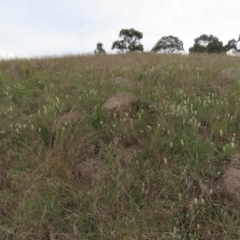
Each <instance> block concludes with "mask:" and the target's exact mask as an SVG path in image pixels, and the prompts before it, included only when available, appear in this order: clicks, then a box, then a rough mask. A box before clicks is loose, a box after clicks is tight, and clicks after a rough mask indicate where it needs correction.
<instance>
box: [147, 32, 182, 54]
mask: <svg viewBox="0 0 240 240" xmlns="http://www.w3.org/2000/svg"><path fill="white" fill-rule="evenodd" d="M151 51H152V52H160V53H167V54H170V53H179V52H182V51H184V48H183V41H181V40H180V39H179V38H177V37H174V36H172V35H170V36H164V37H162V38H161V39H159V40H158V42H157V43H156V44H155V45H154V47H153V48H152V50H151Z"/></svg>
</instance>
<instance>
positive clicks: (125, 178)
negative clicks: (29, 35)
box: [0, 53, 240, 240]
mask: <svg viewBox="0 0 240 240" xmlns="http://www.w3.org/2000/svg"><path fill="white" fill-rule="evenodd" d="M33 61H35V62H36V63H37V65H38V67H37V66H36V64H35V65H34V64H32V62H33ZM13 63H16V64H17V65H18V66H19V72H18V73H17V74H15V73H14V72H13V73H11V74H9V71H7V70H8V69H11V66H12V64H13ZM53 64H55V65H56V66H55V67H49V66H51V65H53ZM239 65H240V59H239V58H237V57H230V56H221V55H216V56H215V55H190V56H180V55H157V54H147V53H146V54H125V55H112V56H108V55H106V56H69V57H62V58H49V59H47V58H46V59H35V60H20V59H18V60H12V61H1V62H0V99H1V104H0V139H1V141H0V239H192V240H193V239H239V238H240V233H239V225H240V215H239V211H238V210H237V209H235V208H234V206H233V205H232V203H231V202H229V201H228V200H224V199H219V198H217V197H216V196H214V194H212V185H213V183H214V181H216V180H217V179H219V178H220V177H221V176H222V174H223V173H224V170H225V169H226V168H227V166H228V159H229V156H231V155H232V154H234V153H236V152H238V151H239V148H238V147H239V146H238V138H239V136H240V124H239V122H240V112H239V110H238V109H239V103H240V98H239V87H237V86H233V87H232V88H231V89H229V90H228V91H227V92H226V93H225V94H217V93H214V92H211V91H208V89H207V88H206V86H207V85H208V84H210V83H211V82H212V81H214V80H215V77H216V75H217V74H218V72H220V71H221V70H222V69H224V68H227V67H239ZM114 77H122V78H124V79H127V80H129V81H130V82H129V84H127V83H126V82H125V83H124V84H123V85H121V84H114V82H112V81H111V78H114ZM119 91H126V92H129V93H131V94H134V95H135V96H136V97H138V99H139V100H140V104H139V109H138V111H136V112H135V113H127V112H126V113H124V114H123V115H121V116H110V115H107V114H106V113H105V112H103V111H102V110H101V106H102V104H103V103H104V102H105V101H106V100H107V99H108V98H109V97H111V96H112V95H114V94H116V93H117V92H119ZM129 153H130V155H131V153H132V155H131V157H130V158H129V159H130V160H128V154H129ZM90 159H95V160H96V161H98V163H97V166H98V169H97V173H96V174H95V175H94V177H93V179H92V181H90V182H84V181H80V180H79V176H77V172H76V169H77V166H78V164H79V163H81V162H85V161H88V160H90Z"/></svg>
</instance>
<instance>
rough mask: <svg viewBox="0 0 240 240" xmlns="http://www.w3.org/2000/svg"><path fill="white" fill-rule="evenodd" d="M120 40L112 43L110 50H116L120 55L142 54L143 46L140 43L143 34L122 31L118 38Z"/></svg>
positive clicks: (128, 30)
mask: <svg viewBox="0 0 240 240" xmlns="http://www.w3.org/2000/svg"><path fill="white" fill-rule="evenodd" d="M118 37H119V38H120V39H121V40H117V41H114V42H113V45H112V50H113V49H117V50H118V51H119V52H121V53H125V52H143V50H144V49H143V45H142V44H141V43H140V41H141V39H142V38H143V33H141V32H139V31H137V30H135V29H134V28H131V29H122V30H121V31H120V33H119V36H118Z"/></svg>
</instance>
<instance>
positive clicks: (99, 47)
mask: <svg viewBox="0 0 240 240" xmlns="http://www.w3.org/2000/svg"><path fill="white" fill-rule="evenodd" d="M94 54H106V52H105V50H104V49H103V44H102V43H101V42H98V43H97V48H96V49H95V50H94Z"/></svg>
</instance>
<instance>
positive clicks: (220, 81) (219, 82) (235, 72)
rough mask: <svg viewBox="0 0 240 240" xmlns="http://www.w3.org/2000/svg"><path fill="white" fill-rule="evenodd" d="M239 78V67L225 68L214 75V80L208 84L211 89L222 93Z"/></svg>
mask: <svg viewBox="0 0 240 240" xmlns="http://www.w3.org/2000/svg"><path fill="white" fill-rule="evenodd" d="M239 80H240V68H226V69H224V70H222V71H221V72H220V73H219V74H218V75H217V77H216V79H215V81H214V82H213V83H212V84H210V88H211V89H212V90H213V91H216V92H219V93H224V92H225V91H226V89H227V88H228V87H229V86H231V85H232V84H234V83H236V82H238V81H239Z"/></svg>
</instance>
